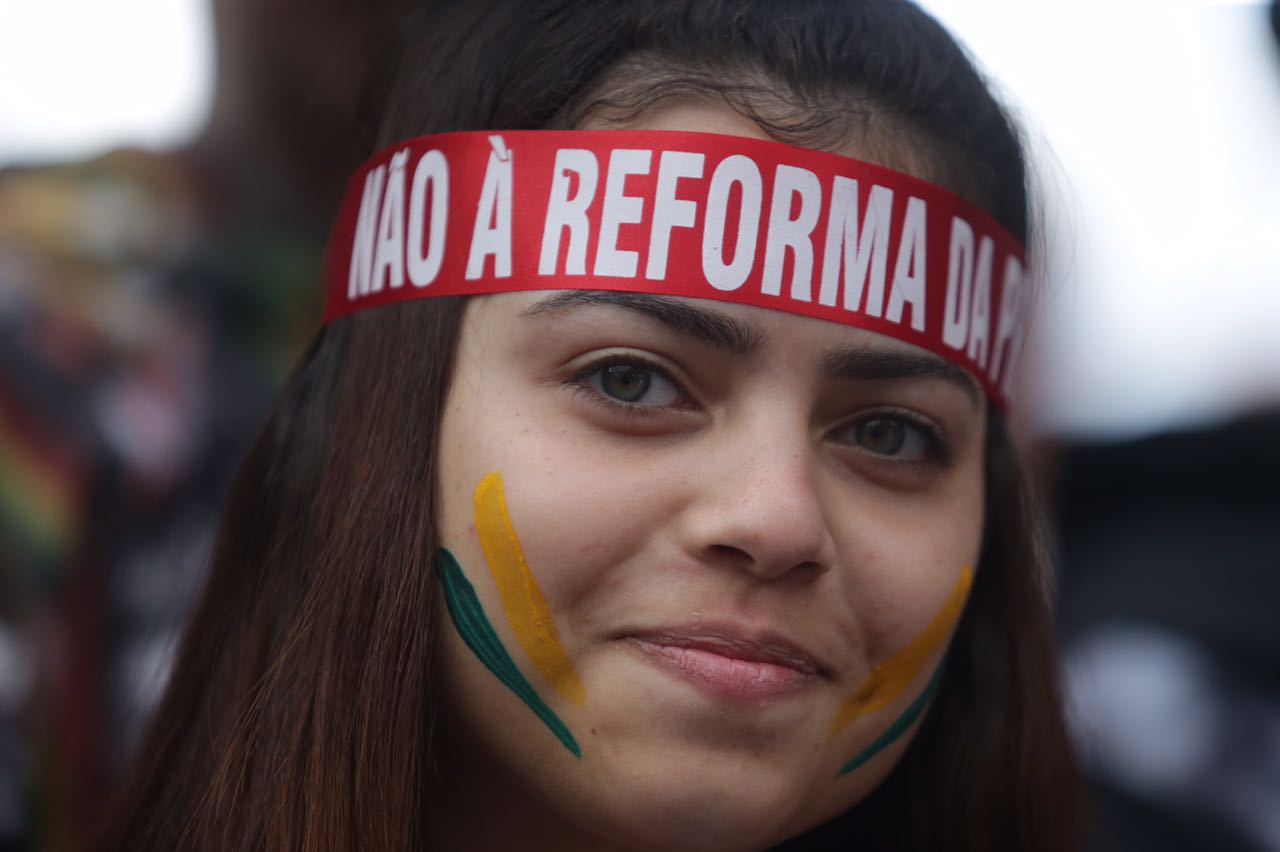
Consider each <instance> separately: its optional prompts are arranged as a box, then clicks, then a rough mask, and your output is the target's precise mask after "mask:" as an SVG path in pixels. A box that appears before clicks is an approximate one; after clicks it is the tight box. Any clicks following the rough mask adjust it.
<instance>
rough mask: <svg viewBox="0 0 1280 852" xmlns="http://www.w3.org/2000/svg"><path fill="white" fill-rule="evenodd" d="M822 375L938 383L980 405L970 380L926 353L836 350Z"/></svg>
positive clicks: (825, 362) (824, 362)
mask: <svg viewBox="0 0 1280 852" xmlns="http://www.w3.org/2000/svg"><path fill="white" fill-rule="evenodd" d="M822 372H824V373H826V374H827V375H828V376H833V377H835V378H838V379H849V380H852V381H884V380H891V379H916V378H926V379H941V380H942V381H944V382H947V383H949V384H952V385H955V386H957V387H959V388H960V389H962V390H963V391H964V392H965V393H966V394H968V395H969V399H970V400H971V401H972V402H973V404H974V405H980V404H981V402H982V391H981V390H980V389H979V388H978V384H977V382H976V381H974V378H973V377H972V376H970V375H969V374H968V373H967V372H965V371H964V370H962V369H960V368H959V367H957V366H956V365H955V364H952V363H951V362H950V361H946V360H944V359H942V358H940V357H938V356H937V355H933V354H930V353H927V352H919V353H917V352H885V351H882V350H878V349H867V348H865V347H860V346H854V347H850V348H848V349H837V350H836V351H834V352H830V353H828V354H827V355H826V356H825V357H824V358H823V359H822Z"/></svg>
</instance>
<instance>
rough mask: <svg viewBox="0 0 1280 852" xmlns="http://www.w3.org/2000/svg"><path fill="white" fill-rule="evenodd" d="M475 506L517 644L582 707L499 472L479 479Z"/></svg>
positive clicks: (572, 670)
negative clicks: (510, 511) (527, 561)
mask: <svg viewBox="0 0 1280 852" xmlns="http://www.w3.org/2000/svg"><path fill="white" fill-rule="evenodd" d="M475 504H476V516H475V521H476V533H477V534H478V535H479V536H480V546H481V547H483V548H484V555H485V558H486V559H487V560H488V561H489V571H490V572H491V573H492V574H493V580H494V582H495V583H496V584H497V585H498V594H499V595H500V596H501V598H502V608H503V610H504V611H505V612H506V614H507V622H508V623H509V624H510V625H511V630H512V632H514V633H515V635H516V641H517V642H519V643H520V646H521V647H522V648H524V650H525V653H527V654H528V655H529V659H531V660H532V661H533V664H534V665H535V666H537V668H538V671H540V672H542V675H543V677H545V678H546V679H547V680H548V681H549V682H550V683H551V685H552V686H553V687H554V688H555V690H556V691H557V692H559V693H560V694H561V695H563V696H564V697H565V698H567V699H569V700H570V701H572V702H573V703H574V704H577V705H579V706H581V705H582V703H583V702H584V701H585V700H586V697H587V694H586V690H585V689H584V688H583V686H582V680H581V679H580V678H579V677H578V672H577V670H576V669H575V668H574V667H573V663H572V662H571V661H570V660H569V655H568V654H566V653H565V652H564V648H563V647H562V646H561V645H560V635H559V633H558V632H557V631H556V625H555V622H554V621H553V620H552V619H551V609H550V607H548V606H547V599H546V598H545V597H543V594H542V590H541V589H540V588H538V583H537V581H536V580H534V578H533V574H532V573H531V572H530V571H529V565H528V563H526V562H525V558H524V551H523V549H522V548H521V547H520V539H519V538H517V537H516V531H515V527H514V526H512V524H511V517H510V516H509V515H508V514H507V502H506V498H505V496H504V495H503V491H502V476H501V475H500V474H497V473H491V474H489V475H488V476H486V477H485V478H484V479H482V480H480V484H479V485H478V486H476V495H475Z"/></svg>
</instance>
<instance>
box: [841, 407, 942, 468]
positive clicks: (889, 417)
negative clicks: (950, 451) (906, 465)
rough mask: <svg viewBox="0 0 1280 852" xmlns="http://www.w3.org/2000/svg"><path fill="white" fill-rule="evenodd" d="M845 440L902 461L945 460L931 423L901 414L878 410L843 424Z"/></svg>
mask: <svg viewBox="0 0 1280 852" xmlns="http://www.w3.org/2000/svg"><path fill="white" fill-rule="evenodd" d="M836 437H837V439H838V440H839V441H840V442H841V443H844V444H849V445H852V446H855V447H857V448H859V449H861V450H864V451H866V452H868V453H871V454H872V455H876V456H882V457H884V458H886V459H892V460H893V461H902V462H926V461H945V452H944V451H945V447H944V446H943V444H942V439H941V438H940V437H939V435H938V432H937V430H936V429H935V428H933V427H932V426H930V425H928V424H925V423H921V422H918V421H917V420H916V419H915V418H912V417H907V416H905V415H902V414H892V413H878V414H871V415H868V416H866V417H863V418H862V419H860V420H858V421H856V422H854V423H851V424H849V425H847V426H844V427H842V428H841V429H840V430H838V431H837V433H836Z"/></svg>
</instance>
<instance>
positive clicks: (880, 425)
mask: <svg viewBox="0 0 1280 852" xmlns="http://www.w3.org/2000/svg"><path fill="white" fill-rule="evenodd" d="M854 434H855V435H856V437H857V441H858V444H859V445H860V446H862V447H863V448H865V449H867V450H870V451H871V452H873V453H877V454H878V455H882V456H896V455H898V453H900V452H901V451H902V448H903V446H905V445H906V443H907V424H905V423H903V422H902V421H901V420H890V419H888V418H885V417H876V418H873V419H871V420H864V421H862V422H861V423H859V424H858V425H857V427H856V428H855V433H854Z"/></svg>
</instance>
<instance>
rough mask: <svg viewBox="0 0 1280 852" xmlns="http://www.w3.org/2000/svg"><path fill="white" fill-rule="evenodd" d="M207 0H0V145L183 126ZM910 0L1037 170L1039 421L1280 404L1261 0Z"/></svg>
mask: <svg viewBox="0 0 1280 852" xmlns="http://www.w3.org/2000/svg"><path fill="white" fill-rule="evenodd" d="M208 3H209V0H111V2H102V0H0V165H2V164H5V163H12V162H15V161H31V160H57V159H66V158H75V157H82V156H87V155H90V154H92V153H94V152H97V151H101V150H103V149H105V148H109V147H111V146H113V145H117V144H121V143H124V142H130V143H135V144H143V145H150V146H155V147H165V146H169V145H173V144H177V143H180V142H181V141H182V140H184V139H186V138H189V137H190V135H191V134H193V133H194V132H195V131H196V130H197V129H198V128H199V126H200V124H201V123H202V122H203V121H204V119H205V117H206V115H207V111H208V108H209V102H210V99H211V94H212V92H211V77H212V71H213V69H212V43H211V36H210V33H209V31H208V28H209V15H208ZM925 5H926V6H927V7H928V8H929V9H931V10H932V11H933V12H934V13H935V14H936V15H938V17H939V18H940V19H941V20H942V21H943V22H944V23H945V24H947V25H948V26H949V27H950V28H951V29H952V31H953V32H954V33H956V34H957V36H959V37H960V39H961V40H962V41H964V42H965V43H966V44H968V46H969V47H970V48H971V50H972V52H973V53H974V54H975V55H976V56H977V57H978V58H979V61H980V62H981V64H982V65H983V66H984V67H985V68H986V69H987V71H988V72H989V73H990V74H991V75H992V76H994V77H995V78H996V79H997V80H998V81H999V84H1000V86H1001V88H1002V89H1003V92H1004V95H1005V97H1006V99H1007V100H1008V101H1009V102H1011V103H1012V104H1013V105H1014V107H1015V109H1016V111H1017V113H1018V114H1019V116H1020V118H1021V120H1022V121H1023V122H1024V124H1025V125H1026V127H1027V130H1028V134H1029V137H1030V139H1031V141H1032V147H1033V156H1034V158H1035V159H1036V161H1037V163H1038V165H1039V167H1040V171H1041V172H1042V174H1043V178H1042V182H1043V183H1044V185H1045V190H1046V205H1047V218H1048V221H1049V228H1050V239H1051V248H1052V252H1051V257H1052V258H1053V261H1052V262H1053V264H1054V267H1053V269H1052V270H1051V271H1052V282H1051V286H1050V288H1049V292H1048V298H1047V300H1046V302H1045V305H1044V315H1043V317H1042V319H1041V321H1040V323H1039V326H1038V339H1039V342H1040V349H1041V358H1040V360H1041V362H1042V366H1041V368H1040V369H1041V373H1040V378H1039V380H1038V381H1037V382H1035V383H1034V385H1033V388H1032V389H1033V391H1034V396H1035V398H1036V399H1035V401H1036V403H1037V405H1038V408H1039V415H1038V421H1037V422H1038V424H1039V426H1040V428H1041V429H1043V430H1047V431H1053V432H1065V433H1071V434H1093V433H1101V432H1108V433H1113V434H1135V433H1141V432H1147V431H1152V430H1156V429H1162V428H1173V427H1177V426H1181V425H1188V424H1195V423H1198V422H1202V421H1205V420H1213V419H1216V418H1220V417H1223V416H1227V415H1229V414H1231V413H1233V412H1236V411H1240V410H1243V409H1246V408H1249V407H1252V406H1256V405H1259V404H1261V403H1262V402H1263V401H1264V400H1269V401H1271V402H1272V403H1273V404H1275V403H1280V51H1277V50H1276V48H1275V47H1274V45H1273V44H1272V43H1271V42H1270V41H1269V40H1268V39H1269V35H1268V32H1267V30H1266V16H1265V6H1264V4H1263V3H1262V2H1261V0H1255V2H1238V3H1221V2H1219V3H1211V2H1193V0H1074V2H1064V1H1063V0H1057V2H1049V1H1048V0H926V2H925ZM1027 401H1030V400H1027Z"/></svg>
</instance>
